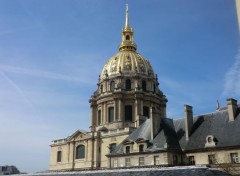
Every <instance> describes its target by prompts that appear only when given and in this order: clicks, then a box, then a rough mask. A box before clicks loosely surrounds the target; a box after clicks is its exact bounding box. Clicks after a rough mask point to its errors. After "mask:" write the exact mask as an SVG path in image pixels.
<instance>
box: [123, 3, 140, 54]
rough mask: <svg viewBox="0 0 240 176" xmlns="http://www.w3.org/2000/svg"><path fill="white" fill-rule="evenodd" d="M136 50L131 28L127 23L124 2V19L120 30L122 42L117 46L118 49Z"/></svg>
mask: <svg viewBox="0 0 240 176" xmlns="http://www.w3.org/2000/svg"><path fill="white" fill-rule="evenodd" d="M126 50H128V51H136V50H137V46H136V44H135V43H134V41H133V29H132V28H131V27H130V25H129V17H128V4H126V21H125V26H124V28H123V30H122V42H121V44H120V46H119V51H126Z"/></svg>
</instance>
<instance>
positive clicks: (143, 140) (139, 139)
mask: <svg viewBox="0 0 240 176" xmlns="http://www.w3.org/2000/svg"><path fill="white" fill-rule="evenodd" d="M146 141H147V140H146V139H144V138H138V139H137V140H136V142H137V143H141V142H146Z"/></svg>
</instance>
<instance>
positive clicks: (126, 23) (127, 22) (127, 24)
mask: <svg viewBox="0 0 240 176" xmlns="http://www.w3.org/2000/svg"><path fill="white" fill-rule="evenodd" d="M128 28H130V27H129V19H128V4H126V22H125V29H128Z"/></svg>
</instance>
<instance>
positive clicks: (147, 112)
mask: <svg viewBox="0 0 240 176" xmlns="http://www.w3.org/2000/svg"><path fill="white" fill-rule="evenodd" d="M143 116H145V117H149V107H147V106H143Z"/></svg>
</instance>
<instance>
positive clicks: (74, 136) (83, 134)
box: [68, 130, 92, 141]
mask: <svg viewBox="0 0 240 176" xmlns="http://www.w3.org/2000/svg"><path fill="white" fill-rule="evenodd" d="M91 137H92V136H91V135H90V134H89V133H88V132H86V131H83V130H77V131H76V132H75V133H73V134H72V135H71V136H69V137H68V141H78V140H81V139H86V138H91Z"/></svg>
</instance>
